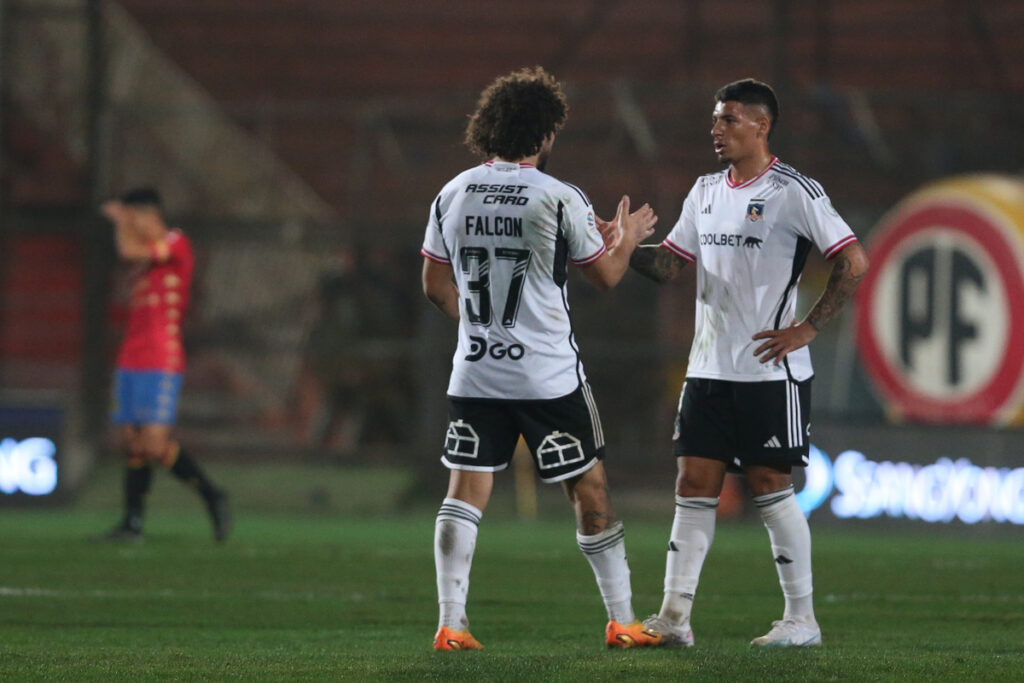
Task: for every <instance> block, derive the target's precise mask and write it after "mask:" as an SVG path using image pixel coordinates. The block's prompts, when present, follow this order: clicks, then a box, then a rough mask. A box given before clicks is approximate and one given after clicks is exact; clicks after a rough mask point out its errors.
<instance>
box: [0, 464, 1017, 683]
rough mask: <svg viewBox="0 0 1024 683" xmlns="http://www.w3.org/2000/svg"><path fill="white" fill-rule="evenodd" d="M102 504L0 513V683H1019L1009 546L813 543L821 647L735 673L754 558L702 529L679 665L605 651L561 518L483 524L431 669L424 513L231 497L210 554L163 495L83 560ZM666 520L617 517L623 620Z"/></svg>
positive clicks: (657, 577)
mask: <svg viewBox="0 0 1024 683" xmlns="http://www.w3.org/2000/svg"><path fill="white" fill-rule="evenodd" d="M239 476H242V475H239ZM345 478H346V477H345V476H344V475H337V479H338V480H339V481H341V480H342V479H345ZM115 479H116V474H114V473H113V472H111V475H110V481H114V480H115ZM237 479H238V478H237V477H236V480H237ZM326 481H327V486H328V487H329V488H330V486H332V482H331V480H330V479H327V480H326ZM338 485H339V486H342V485H343V484H340V483H339V484H338ZM347 485H348V486H352V483H351V481H349V483H348V484H347ZM361 486H362V487H363V488H366V484H365V482H364V483H363V484H362V485H361ZM160 487H161V490H162V491H171V489H174V486H173V484H171V483H169V482H166V481H165V482H163V483H161V484H160ZM382 487H383V484H382ZM286 488H287V487H286ZM101 489H102V491H101V492H100V493H95V494H93V496H94V498H93V499H89V498H88V496H87V497H86V499H85V500H84V501H82V500H80V501H79V503H78V504H77V505H76V506H75V507H72V508H68V509H62V510H47V511H27V510H15V509H5V510H2V511H0V681H30V680H67V681H90V680H95V681H99V680H102V681H111V680H267V681H279V680H355V681H361V680H410V681H411V680H438V681H450V680H466V681H470V680H472V681H492V680H503V681H511V680H523V681H538V680H551V681H565V680H602V681H604V680H607V681H612V680H615V681H620V680H708V681H744V680H749V681H762V682H763V681H776V680H778V681H782V680H786V681H790V680H797V681H823V680H851V681H860V680H893V681H895V680H900V681H902V680H912V681H913V680H955V681H966V680H1006V681H1009V680H1018V681H1019V680H1024V546H1022V545H1021V543H1020V537H1019V536H1016V537H1014V536H1010V535H1004V536H1001V537H999V538H975V537H972V536H970V535H969V534H968V533H967V532H965V530H963V529H960V530H959V532H958V533H954V534H947V535H942V534H940V533H938V532H937V530H936V529H935V528H934V527H927V526H924V525H922V526H921V527H919V531H917V532H907V531H901V532H899V533H895V532H894V533H890V534H885V533H878V532H875V531H871V532H869V531H865V530H857V531H851V530H848V529H842V528H839V527H835V526H831V527H828V526H819V527H813V526H812V528H815V531H816V533H815V546H814V559H815V588H816V606H817V613H818V619H819V622H820V623H821V626H822V630H823V633H824V640H825V645H824V647H822V648H819V649H809V650H804V651H753V650H751V649H750V648H749V647H748V642H749V641H750V639H751V638H752V637H754V636H757V635H760V634H761V633H763V632H764V631H766V630H767V628H768V627H769V626H770V623H771V621H772V619H776V618H778V617H779V615H780V613H781V609H782V599H781V595H780V593H779V587H778V583H777V579H776V576H775V571H774V569H773V565H772V563H771V557H770V552H769V550H768V547H767V538H766V535H765V533H764V531H763V529H762V528H761V527H760V525H758V524H756V523H748V522H743V523H725V524H720V525H719V528H718V532H717V536H716V539H715V544H714V546H713V548H712V551H711V555H710V557H709V558H708V561H707V564H706V566H705V571H704V574H703V578H702V580H701V586H700V591H699V594H698V598H697V603H696V606H695V613H694V629H695V632H696V637H697V644H696V647H694V648H693V649H691V650H685V651H684V650H649V651H648V650H637V651H608V650H606V649H605V648H604V647H603V628H604V624H605V615H604V610H603V608H602V606H601V602H600V597H599V595H598V592H597V588H596V586H595V584H594V580H593V575H592V574H591V571H590V568H589V566H588V565H587V563H586V561H585V560H584V559H583V557H582V555H581V554H580V552H579V550H578V549H577V548H576V544H575V538H574V533H573V532H574V529H573V524H572V520H571V516H570V514H569V512H568V509H565V510H563V511H562V513H561V514H558V513H554V514H551V513H548V514H545V515H544V516H543V517H542V520H541V521H532V522H520V521H516V520H513V519H510V518H509V515H507V514H505V513H504V512H503V511H502V510H501V509H500V506H497V507H496V508H495V509H494V510H489V511H488V513H487V514H485V516H484V523H483V525H482V527H481V533H480V538H479V543H478V547H477V555H476V561H475V564H474V567H473V575H472V586H471V591H470V604H469V614H470V619H471V621H472V630H473V633H474V635H476V637H477V638H478V639H479V640H480V641H481V642H483V644H484V645H485V647H486V649H485V650H484V651H482V652H464V653H436V652H433V651H431V649H430V641H431V637H432V635H433V632H434V630H435V626H436V616H437V614H436V602H435V600H436V598H435V592H434V591H435V588H434V573H433V555H432V535H433V515H432V511H431V510H430V509H427V508H423V509H422V511H421V512H418V513H415V514H406V515H401V516H395V515H385V514H383V513H379V512H376V511H373V510H372V509H371V510H369V511H367V510H366V509H365V508H364V510H363V512H362V513H359V514H357V513H356V512H354V511H352V510H343V509H339V508H331V507H330V506H327V509H326V510H322V511H320V512H319V513H318V514H309V511H307V512H306V514H300V513H299V511H298V510H297V509H289V506H288V505H287V501H284V500H282V501H278V503H280V504H279V505H277V511H276V512H274V513H267V512H258V511H256V510H255V509H251V510H250V509H248V507H247V505H246V503H245V500H244V497H240V498H239V506H238V515H237V516H238V519H237V525H236V533H235V535H234V536H233V537H232V538H231V540H230V541H229V542H228V543H227V544H226V545H224V546H222V547H217V546H215V545H214V544H213V542H212V541H211V540H210V538H209V530H208V528H207V525H206V521H205V519H204V517H203V516H202V512H201V508H200V507H199V505H198V503H197V502H196V501H194V500H192V498H191V497H188V496H186V495H185V493H186V492H180V493H162V494H161V495H157V496H154V502H153V506H152V512H151V514H150V520H149V526H148V538H147V540H146V542H145V543H143V544H141V545H133V546H123V545H120V546H119V545H97V544H90V543H88V542H86V541H85V540H84V539H85V537H86V536H88V535H89V534H90V533H93V532H95V531H97V530H99V529H102V528H105V527H106V526H108V525H109V524H110V523H111V522H112V520H113V518H114V516H115V506H116V500H117V498H116V487H115V486H114V485H113V484H110V483H109V482H108V484H106V485H104V487H101ZM281 495H283V496H285V497H287V495H288V494H287V491H286V492H285V493H283V494H281ZM108 496H109V498H108ZM161 496H163V497H161ZM321 498H322V496H321ZM439 498H440V496H439ZM90 500H92V502H90ZM102 500H106V502H105V503H101V502H97V501H102ZM318 500H319V499H318ZM566 508H567V506H566ZM666 508H667V510H668V511H667V512H666V516H665V519H663V520H659V519H651V518H650V517H648V518H645V519H640V518H637V519H634V520H630V519H629V518H628V516H627V515H626V514H625V513H624V516H626V517H627V519H626V524H627V527H626V529H627V536H626V543H627V548H628V551H629V558H630V564H631V567H632V572H633V575H632V578H633V592H634V604H635V606H636V609H637V612H638V614H639V615H641V616H644V615H646V614H648V613H650V612H652V611H655V610H656V609H657V606H658V605H659V604H660V600H661V582H662V570H663V563H664V546H665V539H666V533H667V531H668V526H669V523H670V518H669V515H670V514H671V498H670V497H669V498H668V502H667V503H666Z"/></svg>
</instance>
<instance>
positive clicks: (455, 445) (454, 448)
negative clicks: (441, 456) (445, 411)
mask: <svg viewBox="0 0 1024 683" xmlns="http://www.w3.org/2000/svg"><path fill="white" fill-rule="evenodd" d="M479 451H480V437H479V436H478V435H477V433H476V430H475V429H473V425H471V424H468V423H466V422H463V421H462V420H456V421H455V422H449V423H448V432H447V433H446V434H445V435H444V452H445V455H450V456H452V457H456V458H475V457H477V454H478V453H479Z"/></svg>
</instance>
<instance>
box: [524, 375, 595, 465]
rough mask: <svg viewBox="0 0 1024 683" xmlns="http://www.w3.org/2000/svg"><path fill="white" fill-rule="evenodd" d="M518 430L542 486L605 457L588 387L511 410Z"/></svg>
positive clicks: (581, 387) (584, 385)
mask: <svg viewBox="0 0 1024 683" xmlns="http://www.w3.org/2000/svg"><path fill="white" fill-rule="evenodd" d="M514 413H515V416H516V422H517V424H518V426H519V431H520V432H521V433H522V435H523V438H524V439H525V440H526V445H527V446H529V448H530V452H531V453H532V454H533V460H534V465H535V466H536V468H537V474H538V475H539V476H540V478H541V480H542V481H544V482H545V483H555V482H560V481H565V480H567V479H571V478H573V477H577V476H580V475H582V474H584V473H585V472H587V471H588V470H590V469H591V468H593V467H594V466H595V465H596V464H597V463H598V462H600V461H601V460H602V459H603V458H604V433H603V432H602V429H601V418H600V416H599V415H598V413H597V406H596V404H595V403H594V400H593V395H592V394H591V392H590V387H589V386H588V385H586V384H583V385H581V386H580V387H579V388H578V389H576V391H574V392H573V393H571V394H569V395H568V396H562V397H561V398H555V399H550V400H546V401H529V402H524V403H522V404H518V405H516V406H515V407H514Z"/></svg>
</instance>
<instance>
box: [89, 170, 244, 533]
mask: <svg viewBox="0 0 1024 683" xmlns="http://www.w3.org/2000/svg"><path fill="white" fill-rule="evenodd" d="M103 214H104V215H105V216H106V217H107V218H109V219H110V220H111V221H112V222H113V223H114V231H115V242H116V245H117V253H118V255H119V256H120V257H121V258H122V259H124V260H125V261H129V262H131V263H132V264H134V265H135V268H136V272H135V273H134V274H133V277H132V291H131V303H130V305H129V307H130V313H129V318H128V327H127V329H126V331H125V335H124V341H123V342H122V344H121V349H120V351H119V352H118V355H117V373H116V376H115V390H114V399H115V407H114V411H113V415H112V421H113V422H114V423H115V424H117V425H119V426H121V428H122V430H123V443H124V449H125V455H126V457H127V463H126V469H125V477H124V502H125V512H124V519H123V520H122V522H121V523H120V524H118V525H117V526H116V527H114V529H113V530H112V531H110V532H109V533H108V534H105V535H104V536H102V537H101V538H103V539H106V540H115V541H136V540H142V518H143V512H144V508H145V496H146V493H147V492H148V491H149V486H150V480H151V478H152V469H151V466H152V464H153V463H154V462H158V463H160V464H162V465H163V466H164V467H166V468H168V469H169V470H170V471H171V474H173V475H174V476H176V477H177V478H178V479H181V480H182V481H183V482H185V483H186V484H189V485H191V486H193V487H195V488H196V490H197V491H198V493H199V495H200V496H201V497H202V499H203V501H204V502H205V504H206V509H207V511H208V512H209V513H210V519H211V521H212V522H213V535H214V538H215V539H216V540H217V541H223V540H224V539H225V538H227V535H228V533H229V531H230V526H231V516H230V512H229V508H228V499H227V496H226V494H225V493H224V492H223V491H222V490H220V489H218V488H217V487H215V486H214V485H213V484H212V483H211V482H210V480H209V479H208V478H207V477H206V475H205V474H204V473H203V471H202V470H201V469H200V467H199V465H198V463H196V461H195V460H194V459H193V458H192V456H191V455H189V453H188V452H187V451H185V450H184V449H182V448H181V446H180V445H179V444H178V442H177V441H174V440H173V439H171V427H172V426H173V425H174V421H175V417H176V415H177V410H178V395H179V394H180V392H181V385H182V379H183V373H184V371H185V351H184V348H183V346H182V335H181V325H182V319H183V318H184V315H185V310H186V308H187V307H188V300H189V291H190V289H191V285H192V269H193V264H194V258H193V255H192V245H191V243H190V242H189V241H188V238H187V237H185V235H184V234H183V233H182V232H181V231H180V230H177V229H173V230H172V229H169V228H168V227H167V225H166V224H165V223H164V219H163V214H162V212H161V207H160V195H159V194H158V193H157V192H156V190H154V189H152V188H145V187H144V188H137V189H134V190H130V191H128V192H126V193H125V194H124V195H122V196H121V198H120V199H119V200H111V201H108V202H106V203H105V204H104V205H103Z"/></svg>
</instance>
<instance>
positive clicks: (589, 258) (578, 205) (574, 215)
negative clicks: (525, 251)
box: [562, 185, 607, 266]
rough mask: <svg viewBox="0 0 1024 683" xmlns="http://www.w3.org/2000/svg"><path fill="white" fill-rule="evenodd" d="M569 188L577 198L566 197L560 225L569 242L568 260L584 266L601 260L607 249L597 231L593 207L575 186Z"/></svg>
mask: <svg viewBox="0 0 1024 683" xmlns="http://www.w3.org/2000/svg"><path fill="white" fill-rule="evenodd" d="M570 187H571V188H572V189H573V190H575V191H576V192H575V194H576V195H578V196H570V197H568V198H567V199H566V201H564V202H563V206H562V211H563V216H562V218H563V220H562V223H563V225H564V226H565V237H566V240H567V241H568V242H569V260H571V261H572V262H573V264H574V265H577V266H585V265H587V264H588V263H593V262H594V261H596V260H597V259H599V258H601V256H603V255H604V253H605V251H607V249H606V248H605V246H604V238H602V237H601V233H600V232H598V231H597V221H596V219H595V218H594V207H593V206H592V205H591V203H590V200H589V199H587V197H586V195H584V194H583V192H582V191H580V190H579V189H577V188H576V187H575V186H571V185H570Z"/></svg>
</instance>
